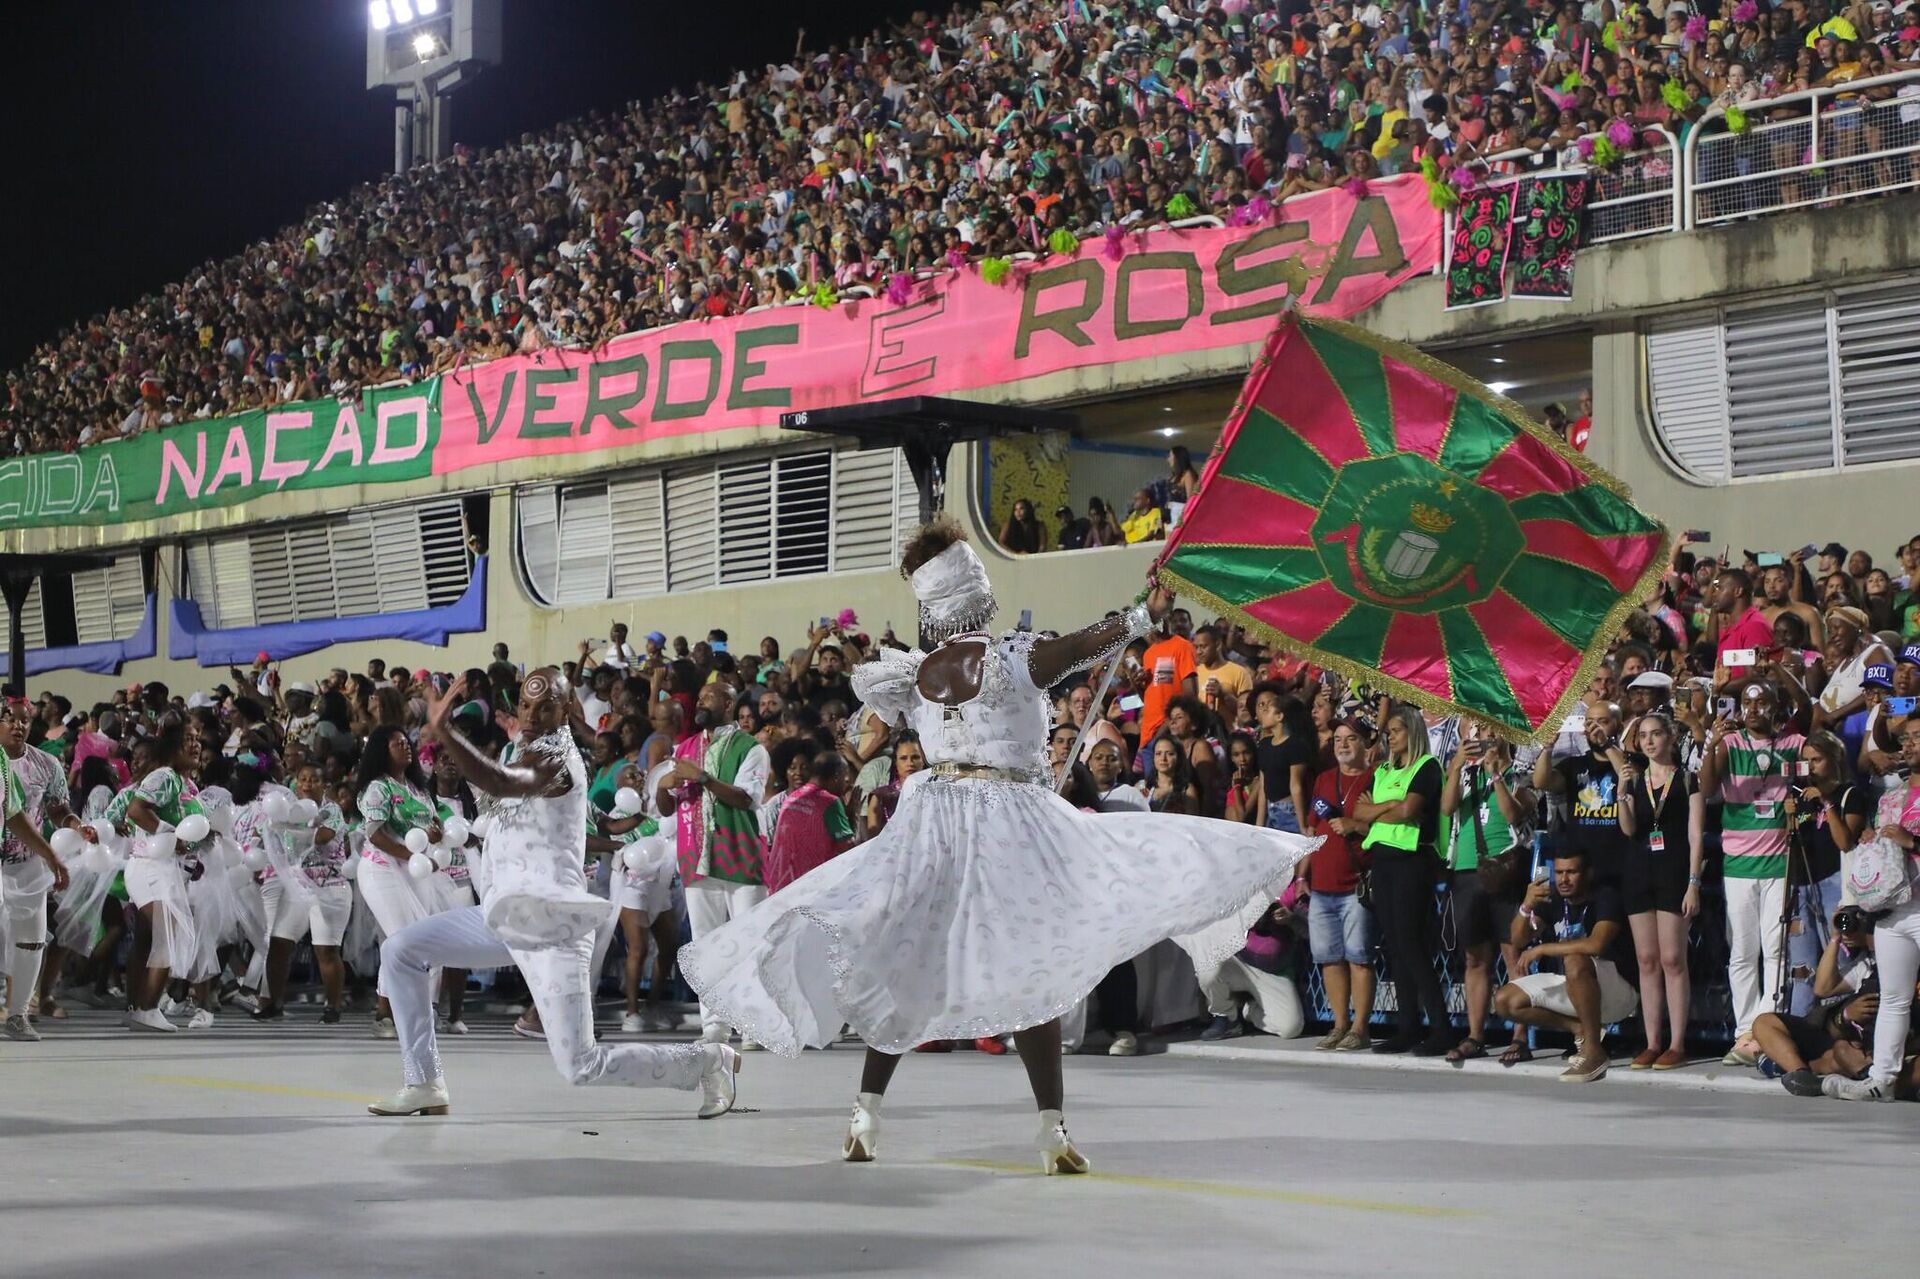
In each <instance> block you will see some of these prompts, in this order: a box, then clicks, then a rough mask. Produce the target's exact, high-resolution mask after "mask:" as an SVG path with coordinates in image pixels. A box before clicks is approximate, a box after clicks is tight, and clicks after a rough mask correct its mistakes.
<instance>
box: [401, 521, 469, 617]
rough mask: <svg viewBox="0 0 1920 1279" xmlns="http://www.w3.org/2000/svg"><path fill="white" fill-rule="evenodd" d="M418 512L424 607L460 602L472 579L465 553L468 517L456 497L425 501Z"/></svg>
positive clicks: (439, 606) (417, 534) (444, 605)
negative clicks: (424, 596)
mask: <svg viewBox="0 0 1920 1279" xmlns="http://www.w3.org/2000/svg"><path fill="white" fill-rule="evenodd" d="M414 510H415V512H416V513H417V515H418V517H419V518H418V521H417V532H416V536H417V537H419V539H420V561H419V562H420V567H421V571H422V574H423V576H424V578H425V581H426V602H425V607H427V608H445V607H446V606H447V605H449V604H453V603H456V602H458V601H459V599H460V597H461V596H462V595H465V594H466V593H467V586H468V584H469V583H471V582H472V581H473V560H472V557H471V556H470V555H469V554H468V552H467V516H466V511H465V510H464V509H463V508H462V506H461V504H460V499H459V498H452V499H449V500H447V501H442V502H425V503H422V504H421V505H420V506H418V507H416V508H414Z"/></svg>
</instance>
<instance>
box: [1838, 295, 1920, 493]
mask: <svg viewBox="0 0 1920 1279" xmlns="http://www.w3.org/2000/svg"><path fill="white" fill-rule="evenodd" d="M1917 285H1920V281H1913V280H1909V281H1907V282H1906V283H1904V284H1898V285H1887V286H1881V287H1876V288H1868V289H1859V290H1849V291H1847V292H1843V293H1841V294H1839V295H1838V297H1837V298H1836V299H1835V305H1834V315H1833V329H1834V332H1833V336H1834V346H1835V350H1836V354H1837V357H1838V359H1837V363H1838V366H1839V378H1840V415H1841V443H1840V447H1841V452H1842V456H1843V457H1844V459H1845V461H1846V464H1847V465H1848V466H1858V465H1861V464H1863V463H1868V462H1885V461H1889V460H1891V459H1894V458H1903V457H1920V287H1916V286H1917Z"/></svg>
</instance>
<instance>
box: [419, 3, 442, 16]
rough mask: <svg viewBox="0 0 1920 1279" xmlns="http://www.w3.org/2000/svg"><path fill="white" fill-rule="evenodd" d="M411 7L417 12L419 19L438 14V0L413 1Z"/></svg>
mask: <svg viewBox="0 0 1920 1279" xmlns="http://www.w3.org/2000/svg"><path fill="white" fill-rule="evenodd" d="M413 7H414V8H415V9H417V10H419V13H420V16H421V17H423V18H430V17H432V16H433V15H434V14H436V13H438V12H440V0H413Z"/></svg>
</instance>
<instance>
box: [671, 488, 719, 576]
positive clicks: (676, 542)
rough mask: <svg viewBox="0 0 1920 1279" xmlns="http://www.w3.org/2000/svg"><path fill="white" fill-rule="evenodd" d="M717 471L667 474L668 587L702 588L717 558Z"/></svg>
mask: <svg viewBox="0 0 1920 1279" xmlns="http://www.w3.org/2000/svg"><path fill="white" fill-rule="evenodd" d="M716 478H717V476H716V472H715V471H714V469H713V468H712V467H711V466H708V467H703V468H701V469H699V470H692V471H681V472H679V473H678V474H674V473H671V472H670V473H669V474H668V475H667V589H668V590H669V591H675V592H678V591H699V590H705V589H706V588H707V587H709V586H712V585H713V583H714V572H715V569H716V567H717V566H718V562H719V554H718V550H717V544H716V539H715V528H716V525H717V523H718V521H717V519H716V517H715V494H716V492H717V487H718V486H717V484H716Z"/></svg>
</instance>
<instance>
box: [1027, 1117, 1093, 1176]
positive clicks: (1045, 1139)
mask: <svg viewBox="0 0 1920 1279" xmlns="http://www.w3.org/2000/svg"><path fill="white" fill-rule="evenodd" d="M1039 1146H1040V1167H1041V1170H1042V1171H1044V1172H1045V1173H1046V1174H1047V1176H1049V1177H1051V1176H1053V1175H1055V1174H1056V1173H1076V1172H1090V1171H1092V1169H1093V1165H1092V1164H1090V1163H1088V1162H1087V1161H1086V1157H1085V1156H1083V1155H1082V1154H1081V1153H1080V1152H1079V1151H1077V1150H1075V1149H1074V1148H1073V1140H1072V1138H1070V1137H1068V1136H1067V1120H1066V1116H1064V1115H1063V1114H1061V1113H1060V1112H1059V1111H1057V1110H1043V1111H1041V1112H1040V1138H1039Z"/></svg>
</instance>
